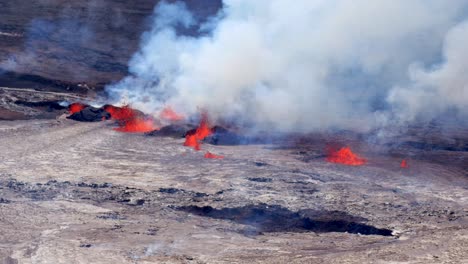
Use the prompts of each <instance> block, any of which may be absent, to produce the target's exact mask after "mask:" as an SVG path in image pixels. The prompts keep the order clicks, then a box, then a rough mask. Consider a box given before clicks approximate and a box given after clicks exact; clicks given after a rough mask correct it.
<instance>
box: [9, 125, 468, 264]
mask: <svg viewBox="0 0 468 264" xmlns="http://www.w3.org/2000/svg"><path fill="white" fill-rule="evenodd" d="M113 127H114V125H113V122H112V121H104V122H98V123H79V122H74V121H72V120H67V119H65V118H64V117H63V116H62V117H61V118H58V119H33V120H18V121H1V122H0V138H1V140H0V148H1V152H0V260H1V261H3V263H286V262H289V263H467V262H468V176H467V171H466V167H465V166H464V165H463V164H464V162H458V163H456V164H455V165H453V166H452V165H451V164H450V162H445V161H446V160H448V161H450V160H465V159H466V158H467V152H466V151H443V150H439V151H437V153H436V154H434V157H441V156H443V157H444V162H432V161H431V157H432V156H431V155H430V154H427V153H426V154H425V156H424V158H421V159H416V158H414V159H411V160H409V167H408V168H400V162H401V159H402V157H405V154H407V153H400V154H395V153H393V154H392V155H388V154H382V153H372V152H371V151H370V150H369V148H366V147H363V148H361V151H362V152H361V153H362V155H363V156H365V157H367V158H369V160H370V161H369V163H368V164H366V165H364V166H357V167H349V166H344V165H340V164H333V163H328V162H326V160H325V158H324V157H323V146H322V145H320V146H319V145H314V144H310V145H308V146H307V147H302V148H301V149H298V148H295V147H278V146H273V145H242V146H213V145H208V144H203V145H202V149H203V151H199V152H197V151H194V150H192V149H190V148H187V147H184V146H182V143H183V141H184V140H183V139H172V138H167V137H151V136H145V135H141V134H129V133H120V132H117V131H114V130H113V129H112V128H113ZM205 151H210V152H212V153H216V154H219V155H223V156H225V158H224V159H220V160H212V159H205V158H204V157H203V154H204V153H205ZM460 164H462V165H460Z"/></svg>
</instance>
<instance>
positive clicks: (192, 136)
mask: <svg viewBox="0 0 468 264" xmlns="http://www.w3.org/2000/svg"><path fill="white" fill-rule="evenodd" d="M207 119H208V118H207V116H206V114H203V115H202V120H201V121H200V125H198V127H197V129H196V130H195V131H194V132H192V133H187V135H186V136H185V142H184V146H187V147H192V148H194V149H195V150H200V141H202V140H203V139H204V138H206V137H207V136H209V135H211V134H212V133H213V132H212V131H211V129H210V127H209V125H208V120H207Z"/></svg>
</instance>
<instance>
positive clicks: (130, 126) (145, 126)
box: [114, 117, 157, 133]
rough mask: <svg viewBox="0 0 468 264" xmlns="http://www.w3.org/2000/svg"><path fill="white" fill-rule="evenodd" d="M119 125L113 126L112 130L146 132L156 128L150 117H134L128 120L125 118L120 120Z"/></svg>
mask: <svg viewBox="0 0 468 264" xmlns="http://www.w3.org/2000/svg"><path fill="white" fill-rule="evenodd" d="M119 125H120V127H118V128H114V130H116V131H119V132H127V133H146V132H151V131H154V130H156V129H157V128H156V127H155V126H154V123H153V120H152V119H150V118H139V117H137V118H134V119H130V120H125V121H123V122H121V123H120V124H119Z"/></svg>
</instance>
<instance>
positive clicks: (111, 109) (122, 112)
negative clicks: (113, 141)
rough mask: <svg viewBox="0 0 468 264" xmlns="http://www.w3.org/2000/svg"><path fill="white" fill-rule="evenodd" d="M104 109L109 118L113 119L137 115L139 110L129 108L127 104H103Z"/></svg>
mask: <svg viewBox="0 0 468 264" xmlns="http://www.w3.org/2000/svg"><path fill="white" fill-rule="evenodd" d="M104 110H105V111H106V112H108V113H109V114H111V118H112V119H115V120H129V119H134V118H136V117H137V116H139V115H140V114H139V112H137V111H136V110H134V109H132V108H130V107H129V106H128V105H125V106H123V107H118V106H113V105H105V106H104Z"/></svg>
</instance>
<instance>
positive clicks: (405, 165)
mask: <svg viewBox="0 0 468 264" xmlns="http://www.w3.org/2000/svg"><path fill="white" fill-rule="evenodd" d="M400 167H401V168H408V162H406V160H405V159H404V160H402V161H401V164H400Z"/></svg>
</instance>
